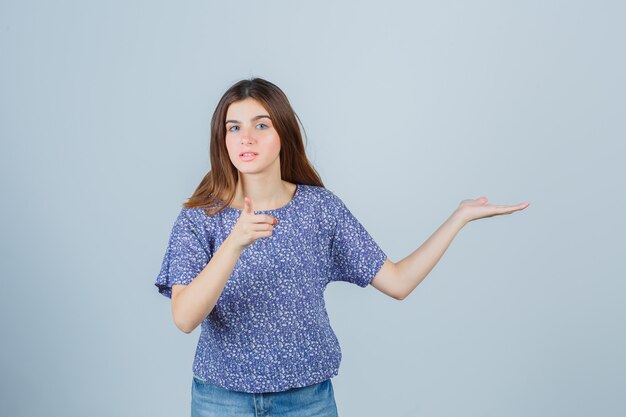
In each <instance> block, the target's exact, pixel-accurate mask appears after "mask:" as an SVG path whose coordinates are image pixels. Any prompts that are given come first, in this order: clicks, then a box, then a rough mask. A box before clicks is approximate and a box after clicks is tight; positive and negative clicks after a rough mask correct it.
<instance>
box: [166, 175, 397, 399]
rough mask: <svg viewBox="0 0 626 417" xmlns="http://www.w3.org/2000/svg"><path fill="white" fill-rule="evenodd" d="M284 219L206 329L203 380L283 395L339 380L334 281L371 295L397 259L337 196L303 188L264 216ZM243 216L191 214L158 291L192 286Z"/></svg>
mask: <svg viewBox="0 0 626 417" xmlns="http://www.w3.org/2000/svg"><path fill="white" fill-rule="evenodd" d="M260 213H265V214H270V215H272V216H274V217H276V218H277V219H278V224H277V225H276V226H275V227H274V232H273V235H272V236H270V237H264V238H259V239H257V240H255V241H254V242H253V243H252V244H250V245H249V246H248V247H246V248H245V249H244V250H243V252H242V253H241V255H240V257H239V259H238V260H237V263H236V265H235V267H234V269H233V272H232V274H231V276H230V278H229V279H228V281H227V282H226V286H225V287H224V290H223V291H222V294H221V296H220V297H219V299H218V301H217V304H216V305H215V307H214V308H213V310H212V311H211V312H210V313H209V315H208V316H207V317H206V318H205V319H204V321H202V324H201V333H200V339H199V340H198V346H197V348H196V354H195V359H194V362H193V373H194V375H195V376H196V377H197V378H199V379H201V380H203V381H206V382H208V383H211V384H215V385H219V386H221V387H223V388H226V389H230V390H235V391H243V392H249V393H259V392H277V391H284V390H287V389H290V388H295V387H303V386H307V385H311V384H316V383H318V382H321V381H324V380H326V379H328V378H331V377H333V376H335V375H337V374H338V372H339V364H340V362H341V349H340V347H339V341H338V339H337V337H336V335H335V333H334V331H333V330H332V328H331V326H330V321H329V319H328V313H327V312H326V307H325V304H324V289H325V288H326V285H328V283H329V282H331V281H346V282H350V283H353V284H357V285H359V286H360V287H366V286H367V285H368V284H369V283H370V281H371V280H372V278H374V276H375V275H376V273H377V272H378V271H379V270H380V269H381V267H382V265H383V263H384V262H385V259H387V256H386V255H385V253H384V252H383V250H382V249H381V248H380V247H379V246H378V245H377V244H376V242H375V241H374V240H373V238H372V237H371V236H370V234H369V233H368V232H367V231H366V230H365V228H364V227H363V225H362V224H361V223H360V222H359V221H358V220H357V219H356V218H355V217H354V216H353V215H352V213H351V212H350V211H349V210H348V208H347V207H346V206H345V204H344V203H343V202H342V201H341V200H340V199H339V197H337V196H336V195H335V194H334V193H332V192H331V191H329V190H328V189H326V188H324V187H320V186H313V185H304V184H297V188H296V192H295V194H294V196H293V197H292V199H291V201H290V202H289V203H287V205H285V206H283V207H280V208H278V209H274V210H256V211H255V214H260ZM240 214H241V210H237V209H234V208H232V207H228V208H226V209H225V210H224V211H222V212H220V213H218V214H216V215H214V216H207V215H206V213H204V211H203V210H202V208H185V207H183V208H182V210H181V211H180V214H179V215H178V218H177V219H176V222H175V223H174V226H173V228H172V232H171V235H170V239H169V243H168V247H167V250H166V253H165V257H164V259H163V263H162V266H161V271H160V273H159V275H158V277H157V279H156V282H155V285H156V286H157V287H158V290H159V292H160V293H161V294H163V295H164V296H167V297H169V298H171V296H172V288H171V286H172V284H189V283H190V282H191V281H192V280H193V279H194V278H195V277H196V276H197V275H198V274H199V273H200V272H201V271H202V270H203V269H204V267H205V266H206V264H207V263H208V262H209V260H210V259H211V256H212V254H213V253H215V251H216V250H217V248H219V246H220V245H221V244H222V242H223V241H224V240H225V239H226V237H227V236H228V235H229V233H230V231H231V230H232V228H233V226H234V225H235V223H236V222H237V219H238V218H239V215H240Z"/></svg>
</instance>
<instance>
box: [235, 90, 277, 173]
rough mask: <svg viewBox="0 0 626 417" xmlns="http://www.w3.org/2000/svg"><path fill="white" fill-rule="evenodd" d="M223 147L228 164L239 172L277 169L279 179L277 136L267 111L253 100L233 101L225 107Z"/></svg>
mask: <svg viewBox="0 0 626 417" xmlns="http://www.w3.org/2000/svg"><path fill="white" fill-rule="evenodd" d="M226 148H227V149H228V156H229V157H230V161H231V162H232V163H233V165H234V166H235V167H236V168H237V169H238V170H239V171H240V172H241V173H244V174H252V173H257V172H260V171H266V170H268V169H269V170H277V172H278V175H279V176H280V159H279V157H278V156H279V153H280V137H279V136H278V132H276V129H274V124H273V121H272V120H271V119H270V115H269V112H268V111H267V110H266V109H265V108H264V107H263V106H262V105H261V103H259V102H258V101H256V100H255V99H253V98H247V99H245V100H241V101H236V102H234V103H232V104H231V105H230V106H229V107H228V111H227V112H226ZM244 153H253V154H254V155H252V156H248V155H242V154H244Z"/></svg>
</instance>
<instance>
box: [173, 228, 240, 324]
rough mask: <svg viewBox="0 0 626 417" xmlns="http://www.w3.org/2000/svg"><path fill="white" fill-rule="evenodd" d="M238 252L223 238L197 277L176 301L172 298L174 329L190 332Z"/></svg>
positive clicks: (214, 299)
mask: <svg viewBox="0 0 626 417" xmlns="http://www.w3.org/2000/svg"><path fill="white" fill-rule="evenodd" d="M242 250H243V249H242V248H241V247H239V246H237V245H235V244H233V243H232V242H231V241H230V240H229V239H228V238H226V240H225V241H224V242H223V243H222V244H221V245H220V247H219V248H218V249H217V250H216V251H215V254H214V255H213V257H212V258H211V260H210V261H209V263H208V264H207V265H206V266H205V267H204V269H203V270H202V271H201V272H200V273H199V274H198V276H197V277H195V278H194V279H193V281H191V282H190V283H189V284H188V285H187V286H186V287H185V288H183V289H182V290H181V291H180V293H179V294H177V295H176V299H174V297H172V314H173V316H174V323H175V324H176V327H178V328H179V329H180V330H182V331H183V332H185V333H190V332H192V331H193V330H194V329H195V328H196V327H197V326H198V325H199V324H200V323H201V322H202V320H204V319H205V318H206V316H207V315H208V314H209V313H210V312H211V310H213V307H215V304H217V300H218V299H219V298H220V296H221V295H222V291H223V290H224V287H225V286H226V282H227V281H228V279H229V278H230V275H231V274H232V272H233V269H234V268H235V264H236V263H237V260H238V259H239V255H241V252H242Z"/></svg>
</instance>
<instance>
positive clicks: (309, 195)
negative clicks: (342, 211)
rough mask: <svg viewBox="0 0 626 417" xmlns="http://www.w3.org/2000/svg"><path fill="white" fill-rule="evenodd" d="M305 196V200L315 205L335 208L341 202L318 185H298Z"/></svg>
mask: <svg viewBox="0 0 626 417" xmlns="http://www.w3.org/2000/svg"><path fill="white" fill-rule="evenodd" d="M299 186H300V187H302V188H303V190H304V193H303V194H306V199H307V200H308V201H310V202H311V203H315V204H316V205H321V206H326V207H334V208H336V207H337V206H339V205H340V204H342V203H343V202H342V201H341V199H340V198H339V197H338V196H337V195H336V194H335V193H334V192H332V191H331V190H329V189H328V188H325V187H322V186H319V185H303V184H301V185H299Z"/></svg>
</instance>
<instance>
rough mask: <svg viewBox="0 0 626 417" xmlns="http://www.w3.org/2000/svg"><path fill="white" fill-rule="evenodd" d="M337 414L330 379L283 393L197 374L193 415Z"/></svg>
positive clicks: (278, 416) (304, 416)
mask: <svg viewBox="0 0 626 417" xmlns="http://www.w3.org/2000/svg"><path fill="white" fill-rule="evenodd" d="M259 416H264V417H296V416H297V417H338V416H337V405H336V404H335V393H334V391H333V384H332V383H331V382H330V378H329V379H327V380H325V381H322V382H320V383H317V384H313V385H309V386H306V387H300V388H291V389H288V390H286V391H281V392H264V393H248V392H240V391H231V390H227V389H225V388H222V387H220V386H217V385H213V384H209V383H208V382H205V381H203V380H201V379H199V378H198V377H196V376H195V375H194V376H193V382H192V387H191V417H259Z"/></svg>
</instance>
